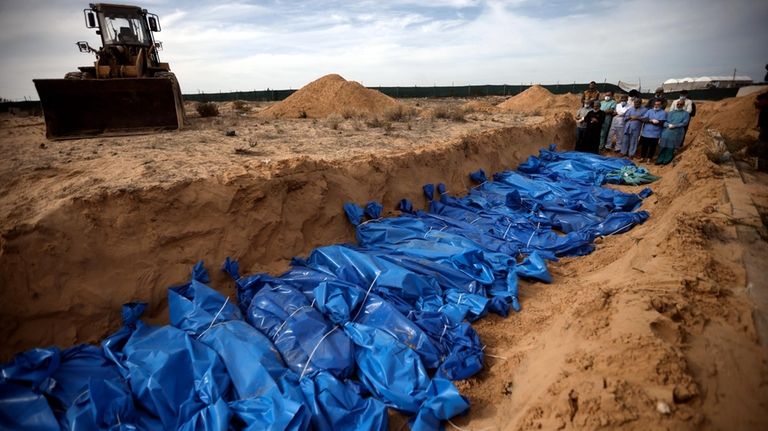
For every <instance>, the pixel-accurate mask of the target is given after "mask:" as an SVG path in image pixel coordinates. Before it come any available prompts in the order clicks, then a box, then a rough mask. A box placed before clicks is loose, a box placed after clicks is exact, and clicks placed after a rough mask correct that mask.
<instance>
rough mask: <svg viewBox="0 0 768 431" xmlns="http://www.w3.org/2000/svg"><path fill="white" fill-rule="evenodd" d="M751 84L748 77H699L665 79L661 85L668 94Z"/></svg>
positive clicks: (750, 79)
mask: <svg viewBox="0 0 768 431" xmlns="http://www.w3.org/2000/svg"><path fill="white" fill-rule="evenodd" d="M751 83H752V78H750V77H749V76H743V75H736V76H733V75H731V76H699V77H697V78H691V77H685V78H679V79H678V78H673V79H667V80H666V81H664V84H662V86H661V87H662V88H663V89H664V92H666V93H669V92H673V91H681V90H706V89H708V88H736V87H743V86H745V85H749V84H751Z"/></svg>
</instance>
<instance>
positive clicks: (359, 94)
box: [258, 74, 399, 118]
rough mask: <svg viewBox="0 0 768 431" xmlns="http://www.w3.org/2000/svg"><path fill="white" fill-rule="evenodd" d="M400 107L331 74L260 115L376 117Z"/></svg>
mask: <svg viewBox="0 0 768 431" xmlns="http://www.w3.org/2000/svg"><path fill="white" fill-rule="evenodd" d="M397 105H399V102H397V101H396V100H395V99H393V98H391V97H389V96H387V95H385V94H382V93H380V92H378V91H376V90H371V89H368V88H365V87H363V86H362V85H360V83H358V82H355V81H347V80H346V79H344V78H342V77H341V76H339V75H336V74H331V75H326V76H323V77H322V78H320V79H318V80H316V81H313V82H310V83H309V84H307V85H305V86H304V87H302V88H301V89H300V90H299V91H297V92H295V93H293V94H291V95H290V96H288V98H286V99H285V100H283V101H282V102H279V103H276V104H274V105H272V106H270V107H269V108H267V109H265V110H263V111H261V112H259V113H258V116H259V117H262V118H324V117H328V116H329V115H333V114H336V115H340V116H343V117H372V116H376V115H380V114H383V113H384V112H386V111H387V110H390V109H392V108H394V107H395V106H397Z"/></svg>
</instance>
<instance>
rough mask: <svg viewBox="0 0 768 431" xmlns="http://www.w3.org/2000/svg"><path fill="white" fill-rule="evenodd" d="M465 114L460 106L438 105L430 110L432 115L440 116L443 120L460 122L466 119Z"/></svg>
mask: <svg viewBox="0 0 768 431" xmlns="http://www.w3.org/2000/svg"><path fill="white" fill-rule="evenodd" d="M465 115H466V111H465V110H464V109H463V108H461V107H460V106H438V107H437V108H435V109H434V111H433V112H432V116H433V117H435V118H441V119H444V120H451V121H456V122H461V123H463V122H465V121H467V120H466V118H464V116H465Z"/></svg>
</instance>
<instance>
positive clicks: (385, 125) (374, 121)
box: [365, 116, 392, 130]
mask: <svg viewBox="0 0 768 431" xmlns="http://www.w3.org/2000/svg"><path fill="white" fill-rule="evenodd" d="M365 125H366V126H368V127H370V128H372V129H373V128H377V127H380V128H382V129H384V130H392V122H391V121H387V120H382V119H381V118H379V117H378V116H376V117H373V118H370V119H368V121H366V122H365Z"/></svg>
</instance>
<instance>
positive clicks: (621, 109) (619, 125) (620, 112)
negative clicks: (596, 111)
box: [605, 94, 632, 151]
mask: <svg viewBox="0 0 768 431" xmlns="http://www.w3.org/2000/svg"><path fill="white" fill-rule="evenodd" d="M631 107H632V105H630V104H629V97H628V96H627V95H626V94H622V95H621V101H620V102H619V103H617V104H616V111H615V112H616V115H614V117H613V120H611V129H610V130H609V131H608V140H607V141H606V143H605V148H609V149H611V148H612V149H614V150H616V151H621V149H620V147H621V141H622V139H623V138H624V114H625V113H626V112H627V110H629V108H631ZM614 140H615V141H616V143H615V144H614V143H613V141H614Z"/></svg>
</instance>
